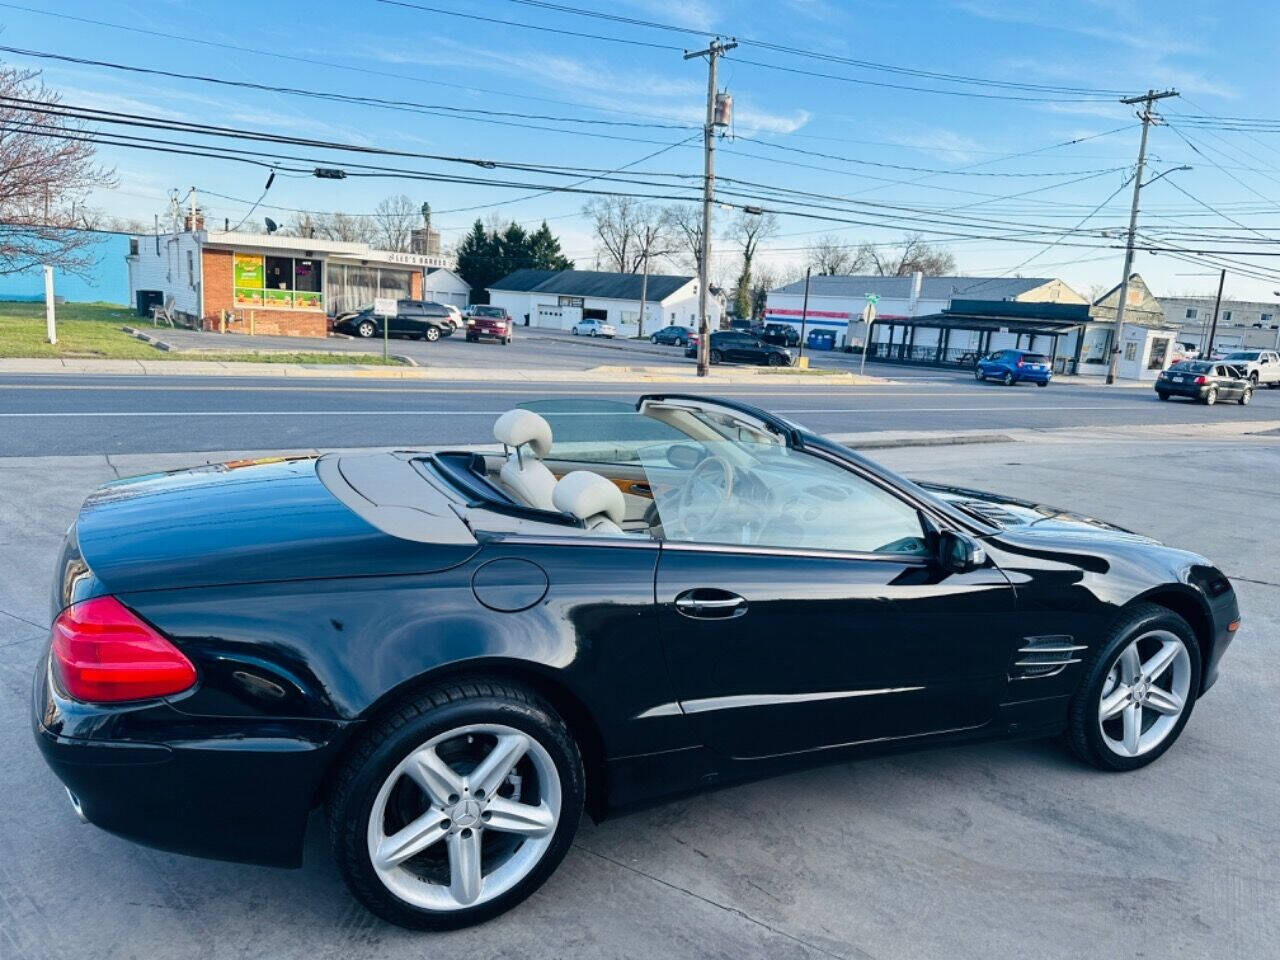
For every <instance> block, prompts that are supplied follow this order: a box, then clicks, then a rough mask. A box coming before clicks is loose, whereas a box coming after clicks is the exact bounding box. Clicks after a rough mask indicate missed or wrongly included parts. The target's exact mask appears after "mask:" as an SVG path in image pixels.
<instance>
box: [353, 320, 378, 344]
mask: <svg viewBox="0 0 1280 960" xmlns="http://www.w3.org/2000/svg"><path fill="white" fill-rule="evenodd" d="M377 332H378V327H377V325H375V324H374V322H373V321H372V320H361V321H360V322H359V323H358V324H356V333H357V334H359V335H360V336H362V337H364V338H365V339H366V340H368V339H369V338H370V337H372V336H373V335H374V334H375V333H377Z"/></svg>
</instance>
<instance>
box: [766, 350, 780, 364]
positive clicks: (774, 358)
mask: <svg viewBox="0 0 1280 960" xmlns="http://www.w3.org/2000/svg"><path fill="white" fill-rule="evenodd" d="M767 363H768V364H769V366H771V367H780V366H782V357H780V356H778V354H776V353H771V354H769V359H768V361H767Z"/></svg>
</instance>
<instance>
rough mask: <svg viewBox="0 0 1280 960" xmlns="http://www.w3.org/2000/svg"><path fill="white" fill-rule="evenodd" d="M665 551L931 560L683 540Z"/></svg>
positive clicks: (913, 561)
mask: <svg viewBox="0 0 1280 960" xmlns="http://www.w3.org/2000/svg"><path fill="white" fill-rule="evenodd" d="M662 547H663V549H664V550H678V551H680V552H682V553H732V554H735V555H741V554H758V555H762V556H767V557H809V558H813V559H817V560H879V561H888V562H890V563H905V564H908V565H909V566H928V565H929V564H931V563H933V562H934V559H933V557H931V556H926V555H921V554H918V553H865V552H859V551H857V550H821V549H818V548H816V547H771V546H753V545H751V544H737V543H692V542H690V541H685V540H663V541H662Z"/></svg>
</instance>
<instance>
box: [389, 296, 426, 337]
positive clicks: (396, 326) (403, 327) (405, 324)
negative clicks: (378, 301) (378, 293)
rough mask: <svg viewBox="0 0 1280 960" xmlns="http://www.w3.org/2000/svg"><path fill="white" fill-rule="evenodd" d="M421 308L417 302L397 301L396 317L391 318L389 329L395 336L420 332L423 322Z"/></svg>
mask: <svg viewBox="0 0 1280 960" xmlns="http://www.w3.org/2000/svg"><path fill="white" fill-rule="evenodd" d="M419 310H420V306H419V304H418V303H417V301H415V300H397V301H396V315H395V316H394V317H392V318H391V322H390V323H389V324H388V325H387V329H388V330H389V331H390V332H391V333H394V334H401V335H404V334H411V333H416V332H417V331H418V325H419V324H420V322H421V317H420V316H419Z"/></svg>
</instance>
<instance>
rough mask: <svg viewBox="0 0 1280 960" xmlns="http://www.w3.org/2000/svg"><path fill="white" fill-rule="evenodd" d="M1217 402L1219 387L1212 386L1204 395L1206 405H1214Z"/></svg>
mask: <svg viewBox="0 0 1280 960" xmlns="http://www.w3.org/2000/svg"><path fill="white" fill-rule="evenodd" d="M1217 402H1218V388H1217V387H1210V388H1209V390H1208V392H1207V393H1206V394H1205V395H1204V405H1205V406H1206V407H1212V406H1213V405H1214V404H1215V403H1217Z"/></svg>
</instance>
